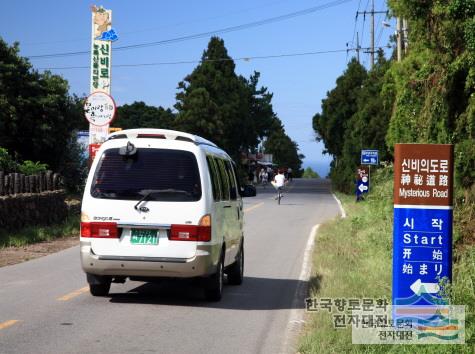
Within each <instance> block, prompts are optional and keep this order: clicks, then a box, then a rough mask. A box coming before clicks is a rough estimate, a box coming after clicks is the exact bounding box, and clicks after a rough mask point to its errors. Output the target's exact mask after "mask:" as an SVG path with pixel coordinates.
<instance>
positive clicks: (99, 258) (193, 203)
mask: <svg viewBox="0 0 475 354" xmlns="http://www.w3.org/2000/svg"><path fill="white" fill-rule="evenodd" d="M240 192H241V189H240V187H239V184H238V179H237V176H236V168H235V166H234V163H233V161H232V160H231V158H230V157H229V156H228V154H226V152H224V151H223V150H221V149H220V148H218V147H217V146H216V145H215V144H214V143H212V142H210V141H208V140H206V139H203V138H201V137H198V136H195V135H191V134H187V133H182V132H178V131H172V130H164V129H131V130H123V131H119V132H116V133H113V134H111V135H110V136H109V138H108V140H107V141H106V142H105V143H104V144H103V145H102V146H101V148H100V149H99V151H98V152H97V155H96V158H95V159H94V162H93V163H92V166H91V170H90V172H89V176H88V179H87V183H86V187H85V190H84V196H83V201H82V210H81V237H80V243H81V247H80V249H81V251H80V252H81V263H82V268H83V270H84V271H85V272H86V274H87V281H88V283H89V287H90V292H91V294H92V295H94V296H105V295H107V294H108V293H109V290H110V285H111V282H121V283H123V282H124V281H125V279H126V278H129V279H131V280H141V281H149V280H154V279H156V278H160V277H180V278H185V277H187V278H188V277H190V278H191V277H202V278H204V289H205V295H206V298H207V299H208V300H212V301H218V300H220V299H221V294H222V290H223V279H224V273H226V274H227V277H228V282H229V283H230V284H237V285H239V284H241V283H242V281H243V271H244V235H243V209H242V199H241V195H240V194H241V193H240Z"/></svg>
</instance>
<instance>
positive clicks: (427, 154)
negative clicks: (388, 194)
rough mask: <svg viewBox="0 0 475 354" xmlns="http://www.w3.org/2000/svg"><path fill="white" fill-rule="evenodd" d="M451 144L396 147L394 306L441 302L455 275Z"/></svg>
mask: <svg viewBox="0 0 475 354" xmlns="http://www.w3.org/2000/svg"><path fill="white" fill-rule="evenodd" d="M452 171H453V145H439V144H396V145H395V149H394V234H393V237H394V248H393V292H392V293H393V295H392V297H393V304H394V305H427V304H434V303H437V301H439V300H440V296H441V294H440V290H441V289H440V283H441V282H444V280H450V279H451V274H452V207H453V206H452V185H453V172H452Z"/></svg>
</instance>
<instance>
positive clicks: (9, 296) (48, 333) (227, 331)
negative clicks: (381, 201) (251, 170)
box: [0, 180, 339, 354]
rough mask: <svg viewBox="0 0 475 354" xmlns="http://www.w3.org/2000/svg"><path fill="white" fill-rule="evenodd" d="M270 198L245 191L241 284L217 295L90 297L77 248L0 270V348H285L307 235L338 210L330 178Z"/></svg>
mask: <svg viewBox="0 0 475 354" xmlns="http://www.w3.org/2000/svg"><path fill="white" fill-rule="evenodd" d="M273 196H274V191H273V188H272V187H268V188H267V189H266V190H259V194H258V196H257V197H255V198H246V199H245V220H246V226H245V240H246V241H245V247H246V258H245V279H244V283H243V285H241V286H231V285H229V286H226V287H225V289H224V297H223V300H222V301H221V302H219V303H209V302H205V301H204V300H203V294H202V291H201V289H200V288H199V287H197V286H196V285H195V284H193V282H190V281H166V282H162V283H159V284H152V283H141V282H130V281H129V282H126V283H125V284H113V285H112V288H111V294H110V296H109V297H105V298H97V297H92V296H90V295H89V293H88V288H87V284H86V281H85V276H84V274H83V273H82V271H81V269H80V264H79V250H78V247H74V248H71V249H68V250H65V251H62V252H59V253H56V254H53V255H50V256H48V257H43V258H40V259H36V260H32V261H29V262H26V263H23V264H18V265H15V266H9V267H4V268H0V353H2V354H4V353H22V354H28V353H35V354H39V353H48V354H51V353H233V354H236V353H279V352H283V348H284V347H283V346H284V342H288V337H287V336H286V333H288V331H286V329H287V328H288V323H289V318H290V314H291V313H292V314H295V313H296V311H297V312H298V311H303V310H302V308H303V302H302V301H295V298H294V297H295V294H296V290H297V288H301V286H302V282H300V281H299V274H300V272H301V268H302V259H303V254H304V250H305V247H306V244H307V240H308V239H309V234H310V232H311V230H312V227H313V226H314V225H315V224H320V223H322V222H324V221H325V220H327V219H330V218H333V217H335V216H336V215H338V213H339V209H338V206H337V204H336V202H335V200H334V199H333V197H332V195H331V193H330V187H329V184H328V183H326V182H325V181H312V180H310V181H309V180H295V181H294V182H292V184H291V185H290V187H289V190H288V191H287V192H286V193H285V196H284V198H283V200H282V204H281V205H277V203H276V201H275V200H274V199H273ZM317 247H318V245H317ZM15 321H16V322H15Z"/></svg>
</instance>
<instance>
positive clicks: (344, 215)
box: [332, 193, 346, 219]
mask: <svg viewBox="0 0 475 354" xmlns="http://www.w3.org/2000/svg"><path fill="white" fill-rule="evenodd" d="M332 195H333V198H335V200H336V202H337V203H338V206H339V207H340V213H341V217H342V219H344V218H346V212H345V209H343V205H342V204H341V201H340V199H338V198H337V197H336V195H335V193H332Z"/></svg>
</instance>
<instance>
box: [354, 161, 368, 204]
mask: <svg viewBox="0 0 475 354" xmlns="http://www.w3.org/2000/svg"><path fill="white" fill-rule="evenodd" d="M368 191H369V167H367V166H360V167H358V169H357V171H356V201H359V200H362V199H363V195H364V194H365V193H368Z"/></svg>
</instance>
